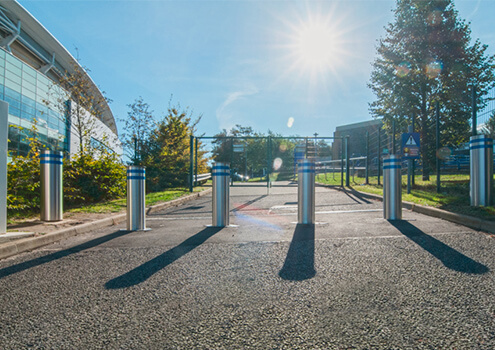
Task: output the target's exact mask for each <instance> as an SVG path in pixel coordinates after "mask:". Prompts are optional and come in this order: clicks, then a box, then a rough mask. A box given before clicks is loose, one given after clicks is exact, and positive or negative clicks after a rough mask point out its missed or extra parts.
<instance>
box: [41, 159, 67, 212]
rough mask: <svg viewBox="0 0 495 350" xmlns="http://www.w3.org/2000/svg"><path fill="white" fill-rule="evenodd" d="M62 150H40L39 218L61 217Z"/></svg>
mask: <svg viewBox="0 0 495 350" xmlns="http://www.w3.org/2000/svg"><path fill="white" fill-rule="evenodd" d="M62 168H63V155H62V152H53V151H47V150H44V151H41V154H40V172H41V220H42V221H61V220H62V219H63V199H64V191H63V185H62V179H63V176H62Z"/></svg>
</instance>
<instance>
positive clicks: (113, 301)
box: [0, 183, 495, 349]
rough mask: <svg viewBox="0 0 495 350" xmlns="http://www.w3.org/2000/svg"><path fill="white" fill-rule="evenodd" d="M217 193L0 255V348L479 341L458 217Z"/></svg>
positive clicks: (490, 310)
mask: <svg viewBox="0 0 495 350" xmlns="http://www.w3.org/2000/svg"><path fill="white" fill-rule="evenodd" d="M286 185H287V186H285V187H278V186H276V187H272V188H271V189H270V194H269V195H268V194H267V188H266V186H257V185H248V184H239V185H237V184H236V186H234V187H232V188H231V205H230V208H231V217H230V223H231V224H232V226H231V227H226V228H223V229H218V228H211V227H207V225H209V224H211V195H210V196H205V197H201V198H199V199H197V200H195V201H192V202H189V203H188V204H186V205H183V206H180V207H177V208H172V209H169V210H165V211H161V212H157V213H154V214H152V215H149V216H148V217H147V226H148V227H149V228H151V230H150V231H144V232H126V231H120V229H123V228H124V226H125V225H122V227H111V228H106V229H102V230H99V231H96V232H93V233H91V234H86V235H81V236H77V237H73V238H71V239H68V240H66V241H63V242H60V243H58V244H53V245H50V246H47V247H45V248H43V249H39V250H37V251H33V252H30V253H25V254H21V255H19V256H17V257H14V258H10V259H6V260H4V261H0V301H1V303H0V311H1V313H0V330H1V332H0V347H1V348H2V349H17V348H28V347H32V348H58V349H69V348H70V349H74V348H85V349H86V348H87V349H91V348H109V349H113V348H115V349H116V348H124V349H125V348H127V349H137V348H140V349H150V348H159V349H197V348H200V349H241V348H242V349H267V348H271V349H296V348H307V349H341V348H356V349H370V348H373V349H374V348H378V349H391V348H401V349H402V348H414V349H422V348H424V349H433V348H435V349H437V348H449V349H451V348H458V349H492V348H494V347H495V302H494V300H493V295H494V292H495V279H494V275H493V271H494V269H495V261H494V256H495V242H494V239H493V238H492V237H490V236H489V235H486V234H484V233H481V232H476V231H474V230H471V229H468V228H466V227H464V226H461V225H456V224H453V223H449V222H446V221H443V220H440V219H436V218H432V217H427V216H423V215H421V214H418V213H413V212H410V211H406V210H405V211H404V212H403V219H404V220H401V221H397V222H389V221H386V220H384V219H383V213H382V203H381V202H377V201H371V200H366V199H364V198H361V197H360V196H359V194H357V193H353V192H351V191H343V190H341V189H330V188H324V187H317V188H316V192H317V193H316V221H317V224H316V225H314V226H305V225H297V223H296V222H297V187H296V186H294V185H291V184H290V183H287V184H286Z"/></svg>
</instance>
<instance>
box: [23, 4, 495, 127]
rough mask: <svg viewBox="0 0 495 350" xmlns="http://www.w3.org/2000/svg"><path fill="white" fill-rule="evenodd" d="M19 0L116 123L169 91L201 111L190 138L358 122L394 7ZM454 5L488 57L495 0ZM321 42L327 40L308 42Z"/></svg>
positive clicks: (156, 105) (160, 108)
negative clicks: (97, 92) (86, 77)
mask: <svg viewBox="0 0 495 350" xmlns="http://www.w3.org/2000/svg"><path fill="white" fill-rule="evenodd" d="M19 2H20V3H21V5H23V6H24V7H25V8H26V9H27V10H28V11H29V12H30V13H31V14H33V15H34V17H36V18H37V19H38V21H40V23H41V24H42V25H44V26H45V27H46V28H47V29H48V30H49V31H50V32H51V33H52V34H53V35H54V36H55V38H57V39H58V40H59V41H60V42H61V43H62V45H64V46H65V47H66V48H67V49H68V50H69V52H71V53H72V55H73V56H74V57H79V58H80V61H81V64H82V65H84V66H86V67H88V68H90V70H91V73H90V75H91V76H92V78H93V80H94V81H95V82H96V84H97V85H98V86H99V87H100V88H101V89H102V90H104V91H105V92H106V94H107V96H108V97H109V98H111V99H112V100H113V102H112V103H111V105H110V106H111V108H112V110H113V113H114V115H115V117H116V119H117V120H118V119H121V118H125V117H126V116H127V111H128V107H127V106H126V105H127V104H129V103H132V102H133V101H134V100H135V99H136V98H137V97H139V96H142V97H143V98H144V100H145V101H146V102H148V103H149V104H150V105H151V107H152V109H153V110H154V111H155V114H156V115H157V116H159V117H160V116H163V115H164V113H165V112H166V109H167V107H168V104H169V100H170V98H171V96H173V97H172V101H173V103H180V105H181V106H182V107H189V108H190V109H191V110H192V111H193V113H194V115H200V114H202V115H203V117H202V120H201V122H200V124H199V125H198V132H197V133H198V134H206V135H213V134H216V133H217V132H219V131H221V129H224V128H225V129H229V128H230V127H232V126H234V125H235V124H242V125H243V126H251V127H253V128H254V129H255V130H257V131H261V132H267V130H268V129H270V130H272V131H274V132H276V133H280V134H282V135H300V136H309V135H312V134H314V133H315V132H318V133H319V134H320V136H332V135H333V131H334V130H335V127H336V126H338V125H344V124H349V123H354V122H360V121H365V120H369V119H370V118H371V117H370V115H369V112H368V103H369V102H371V101H373V98H374V96H373V94H372V93H371V92H370V90H369V89H368V88H367V83H368V81H369V76H370V72H371V63H372V62H373V59H374V57H375V54H376V51H375V46H376V42H377V40H378V39H379V38H380V37H383V36H384V33H385V31H384V27H385V26H386V25H387V23H389V22H391V21H392V20H393V14H392V9H393V8H394V6H395V1H393V0H381V1H380V0H379V1H371V0H360V1H358V0H347V1H343V0H342V1H257V0H249V1H248V0H246V1H242V0H239V1H236V0H230V1H229V0H223V1H209V0H203V1H190V0H181V1H165V0H163V1H160V0H155V1H147V0H141V1H119V0H108V1H101V0H100V1H96V0H94V1H89V0H86V1H72V0H63V1H61V0H60V1H44V0H38V1H34V0H30V1H29V0H21V1H19ZM455 4H456V8H457V10H458V11H459V15H460V17H461V18H463V19H466V20H467V21H469V22H471V29H472V37H473V38H480V40H481V41H482V43H485V44H488V45H489V52H490V53H491V54H493V53H495V30H494V27H493V15H494V14H495V1H493V0H458V1H456V2H455ZM315 28H317V29H318V28H320V29H322V28H323V31H324V32H325V33H327V36H326V37H325V36H323V37H321V38H316V39H315V42H314V43H313V46H312V47H311V48H310V49H311V50H313V51H314V52H315V53H317V56H318V57H320V58H319V59H318V60H314V59H313V58H311V57H307V56H304V55H302V54H301V53H300V52H301V45H303V44H301V40H304V38H307V35H309V36H311V35H312V33H314V29H315ZM321 31H322V30H320V32H321ZM304 35H306V36H304ZM323 39H328V40H326V41H327V42H332V45H320V41H323ZM318 40H320V41H318ZM306 41H307V40H306ZM289 121H293V122H292V123H291V122H289ZM118 125H119V127H120V126H122V123H120V122H118Z"/></svg>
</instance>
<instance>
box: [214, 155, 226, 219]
mask: <svg viewBox="0 0 495 350" xmlns="http://www.w3.org/2000/svg"><path fill="white" fill-rule="evenodd" d="M211 176H212V178H213V218H212V219H213V223H212V226H213V227H225V226H229V211H230V210H229V199H230V187H229V180H230V166H229V165H228V164H227V163H220V162H217V163H213V167H212V168H211Z"/></svg>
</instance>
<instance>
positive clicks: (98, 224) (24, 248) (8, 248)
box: [0, 188, 212, 259]
mask: <svg viewBox="0 0 495 350" xmlns="http://www.w3.org/2000/svg"><path fill="white" fill-rule="evenodd" d="M211 191H212V189H211V188H209V189H206V190H204V191H201V192H198V193H194V194H191V195H188V196H184V197H181V198H177V199H174V200H171V201H169V202H165V203H160V204H156V205H153V206H150V207H148V208H147V209H146V214H147V215H148V214H150V213H153V212H157V211H159V210H163V209H167V208H170V207H176V206H179V205H182V204H184V203H186V202H188V201H191V200H193V199H196V198H199V197H202V196H204V195H206V194H208V193H210V192H211ZM126 218H127V214H117V215H114V216H110V217H108V218H104V219H100V220H96V221H93V222H88V223H84V224H81V225H77V226H73V227H68V228H64V229H61V230H58V231H55V232H50V233H47V234H45V235H42V236H38V237H31V238H25V239H19V240H16V241H14V242H9V243H6V244H1V245H0V259H5V258H8V257H11V256H14V255H16V254H19V253H24V252H28V251H31V250H34V249H37V248H41V247H43V246H46V245H48V244H51V243H55V242H58V241H61V240H63V239H67V238H69V237H73V236H76V235H80V234H83V233H87V232H89V231H92V230H95V229H99V228H103V227H107V226H114V225H118V224H120V223H122V222H125V221H126Z"/></svg>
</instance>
